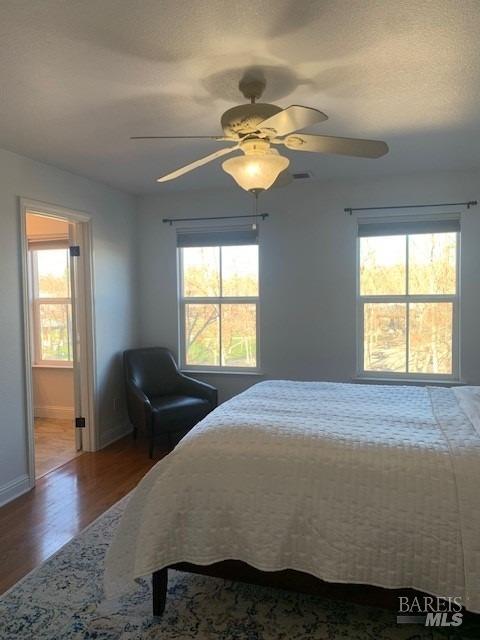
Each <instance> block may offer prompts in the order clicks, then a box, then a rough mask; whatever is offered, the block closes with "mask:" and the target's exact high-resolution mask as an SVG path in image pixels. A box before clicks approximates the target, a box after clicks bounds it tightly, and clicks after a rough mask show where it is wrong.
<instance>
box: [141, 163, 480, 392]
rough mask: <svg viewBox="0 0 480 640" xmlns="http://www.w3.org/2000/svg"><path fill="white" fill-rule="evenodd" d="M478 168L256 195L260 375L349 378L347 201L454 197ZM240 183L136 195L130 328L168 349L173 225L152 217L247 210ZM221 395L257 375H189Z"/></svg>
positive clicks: (470, 369) (466, 298)
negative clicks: (136, 304) (134, 308)
mask: <svg viewBox="0 0 480 640" xmlns="http://www.w3.org/2000/svg"><path fill="white" fill-rule="evenodd" d="M479 178H480V174H479V173H478V172H454V173H453V172H452V173H441V174H440V173H437V174H423V175H406V176H396V177H391V178H382V179H377V180H361V181H360V180H359V181H352V180H349V181H337V182H328V183H321V182H310V183H300V184H299V183H296V184H293V185H290V186H289V187H287V188H283V189H277V190H272V191H271V192H268V193H266V194H264V196H262V198H261V205H260V210H265V211H269V212H270V213H271V217H270V218H269V220H268V221H267V222H265V223H262V224H261V228H260V261H261V264H260V279H261V282H260V285H261V307H260V308H261V343H260V348H261V368H262V372H263V374H264V377H266V378H293V379H300V380H306V379H322V380H350V379H351V378H352V377H353V376H354V375H355V367H356V362H355V277H356V274H355V270H356V264H355V260H356V258H355V256H356V219H355V217H354V216H352V217H350V216H348V215H346V214H345V213H344V212H343V209H344V207H347V206H374V205H386V204H395V203H411V202H431V203H432V202H449V201H450V202H455V201H463V200H465V199H475V198H476V197H477V196H480V180H479ZM251 207H252V202H251V197H250V196H249V195H248V194H245V193H244V192H242V191H241V190H240V189H238V188H236V187H232V189H230V190H228V191H217V192H211V191H207V190H204V191H197V192H195V193H193V192H190V193H170V194H165V195H164V196H157V197H152V196H149V197H144V198H142V200H141V201H140V220H139V229H140V231H139V233H140V237H139V243H140V244H139V246H140V247H141V252H140V278H141V283H142V286H141V292H140V295H141V300H140V311H141V313H140V317H141V325H140V335H141V337H142V343H143V345H156V344H158V345H165V346H168V347H170V348H171V349H172V350H173V351H174V352H177V344H178V338H177V304H176V279H177V274H176V257H175V228H174V227H170V226H168V225H165V224H163V223H162V217H164V216H173V217H182V216H201V215H234V214H241V213H248V212H249V211H251ZM461 278H462V288H461V295H462V313H461V330H462V347H461V360H462V363H461V364H462V379H463V380H465V381H466V382H469V383H472V384H480V339H479V328H478V327H479V326H480V323H479V318H480V209H479V208H477V209H472V210H471V213H465V214H463V215H462V264H461ZM199 377H201V378H203V379H204V380H207V381H210V382H212V384H215V385H216V386H217V387H218V388H219V390H220V395H221V398H222V399H225V398H228V397H230V396H231V395H233V394H235V393H238V392H239V391H240V390H242V389H244V388H246V387H247V386H249V385H251V384H253V383H254V382H257V381H258V380H259V378H258V377H255V376H250V375H239V374H233V375H232V374H209V375H201V376H199Z"/></svg>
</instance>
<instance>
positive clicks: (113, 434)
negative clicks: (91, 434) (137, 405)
mask: <svg viewBox="0 0 480 640" xmlns="http://www.w3.org/2000/svg"><path fill="white" fill-rule="evenodd" d="M132 431H133V429H132V425H131V424H129V423H128V422H127V423H124V424H122V425H120V426H116V427H110V429H107V430H106V431H104V432H103V433H100V449H104V448H105V447H108V445H109V444H113V443H114V442H116V441H117V440H120V438H124V437H125V436H128V434H129V433H132Z"/></svg>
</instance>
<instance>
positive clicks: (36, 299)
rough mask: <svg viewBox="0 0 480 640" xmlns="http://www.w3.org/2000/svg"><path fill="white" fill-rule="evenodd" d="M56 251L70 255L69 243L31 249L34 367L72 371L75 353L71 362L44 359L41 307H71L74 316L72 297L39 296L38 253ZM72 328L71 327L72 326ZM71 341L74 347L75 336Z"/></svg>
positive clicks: (71, 337) (55, 243) (38, 246)
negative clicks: (46, 305) (60, 250)
mask: <svg viewBox="0 0 480 640" xmlns="http://www.w3.org/2000/svg"><path fill="white" fill-rule="evenodd" d="M55 249H63V250H65V251H67V253H68V242H67V241H63V240H62V241H61V240H59V241H54V242H49V243H45V245H44V246H43V247H42V246H41V243H35V245H34V246H32V247H30V248H29V258H30V260H29V261H30V270H31V274H32V277H31V282H32V299H31V309H32V329H33V335H32V347H33V350H32V352H33V356H34V362H33V366H34V367H48V368H52V369H71V368H73V352H72V353H71V355H72V359H70V360H46V359H44V358H42V345H41V341H42V332H41V322H40V307H41V306H42V305H43V304H50V305H52V304H53V305H70V317H71V315H72V296H71V295H70V296H69V297H64V298H41V297H40V296H39V286H38V284H39V283H38V252H39V251H45V250H55ZM68 286H69V288H71V283H70V282H69V283H68ZM70 327H71V325H70ZM70 340H71V341H72V347H73V335H70Z"/></svg>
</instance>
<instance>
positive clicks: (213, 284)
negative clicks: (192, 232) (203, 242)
mask: <svg viewBox="0 0 480 640" xmlns="http://www.w3.org/2000/svg"><path fill="white" fill-rule="evenodd" d="M182 252H183V295H184V296H185V297H186V298H188V297H197V298H208V297H212V296H213V297H215V296H219V295H220V249H219V247H187V248H185V249H182Z"/></svg>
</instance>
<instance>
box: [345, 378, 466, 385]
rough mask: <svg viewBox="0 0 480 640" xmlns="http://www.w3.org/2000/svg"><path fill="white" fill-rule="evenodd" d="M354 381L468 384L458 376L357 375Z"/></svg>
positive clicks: (409, 383)
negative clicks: (391, 376) (390, 376)
mask: <svg viewBox="0 0 480 640" xmlns="http://www.w3.org/2000/svg"><path fill="white" fill-rule="evenodd" d="M352 382H371V383H372V384H375V383H380V384H408V385H418V386H424V385H432V386H435V385H438V386H442V387H456V386H461V385H464V384H466V382H464V381H463V380H459V379H458V378H400V377H398V378H396V377H393V378H389V377H387V376H364V375H357V376H354V377H353V378H352Z"/></svg>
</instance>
